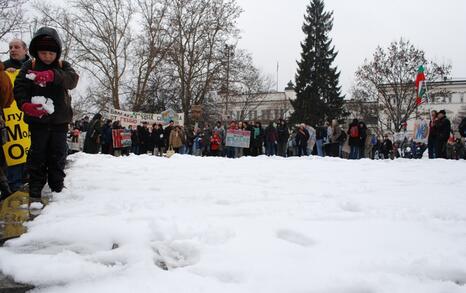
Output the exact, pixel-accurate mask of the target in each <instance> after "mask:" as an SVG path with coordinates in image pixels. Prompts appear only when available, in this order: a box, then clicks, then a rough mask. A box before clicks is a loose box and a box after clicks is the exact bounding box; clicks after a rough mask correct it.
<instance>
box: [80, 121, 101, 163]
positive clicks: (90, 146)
mask: <svg viewBox="0 0 466 293" xmlns="http://www.w3.org/2000/svg"><path fill="white" fill-rule="evenodd" d="M101 118H102V115H101V114H95V116H94V118H92V120H91V123H90V124H89V131H87V132H86V138H85V139H84V147H83V151H84V152H85V153H88V154H97V153H98V152H99V147H100V143H101V141H100V140H101V135H102V125H101V124H100V123H101Z"/></svg>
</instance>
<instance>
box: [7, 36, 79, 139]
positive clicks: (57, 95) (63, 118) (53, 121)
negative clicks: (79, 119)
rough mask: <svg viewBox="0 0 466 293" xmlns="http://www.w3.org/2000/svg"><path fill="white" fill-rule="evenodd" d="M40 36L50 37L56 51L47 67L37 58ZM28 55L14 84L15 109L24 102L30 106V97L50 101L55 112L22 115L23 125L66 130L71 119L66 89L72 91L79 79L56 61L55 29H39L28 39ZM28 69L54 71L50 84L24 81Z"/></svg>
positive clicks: (64, 65)
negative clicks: (41, 115) (28, 58)
mask: <svg viewBox="0 0 466 293" xmlns="http://www.w3.org/2000/svg"><path fill="white" fill-rule="evenodd" d="M43 37H50V38H52V39H53V40H55V42H56V43H57V46H58V52H57V57H56V59H55V61H54V62H53V63H51V64H49V65H47V64H45V63H43V62H42V61H41V60H40V59H39V57H38V48H37V43H38V40H39V39H41V38H43ZM29 52H30V54H31V56H32V57H34V59H31V60H28V61H26V62H25V63H24V64H23V66H22V68H21V70H20V72H19V74H18V77H17V78H16V81H15V87H14V96H15V99H16V102H17V103H18V108H20V109H21V108H22V106H23V104H24V103H30V102H31V98H32V97H34V96H44V97H46V98H48V99H52V100H53V104H54V106H55V112H54V113H52V114H50V115H46V116H44V117H42V118H38V117H31V116H29V115H26V114H25V122H26V123H28V124H29V126H30V127H31V128H32V129H34V128H35V127H42V128H44V127H48V128H50V127H52V128H54V129H60V130H64V131H66V130H67V129H68V124H69V123H71V121H72V118H73V111H72V109H71V97H70V95H69V94H68V90H71V89H74V88H75V87H76V86H77V84H78V80H79V76H78V74H77V73H76V72H75V71H74V69H73V68H72V67H71V65H70V64H69V63H68V62H65V61H60V56H61V52H62V43H61V40H60V37H59V36H58V33H57V31H56V30H54V29H52V28H48V27H43V28H40V29H39V30H38V31H37V32H36V33H35V34H34V37H33V38H32V40H31V43H30V45H29ZM30 70H34V71H45V70H52V71H53V72H54V76H55V78H54V81H53V82H52V83H50V84H47V86H46V87H41V86H39V85H37V84H35V83H34V82H33V81H32V80H30V79H28V78H26V74H28V72H29V71H30Z"/></svg>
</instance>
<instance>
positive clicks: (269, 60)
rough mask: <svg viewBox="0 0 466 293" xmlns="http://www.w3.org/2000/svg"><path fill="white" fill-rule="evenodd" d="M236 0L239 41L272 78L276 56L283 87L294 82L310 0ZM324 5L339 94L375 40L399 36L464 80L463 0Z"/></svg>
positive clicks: (356, 0) (359, 0) (328, 1)
mask: <svg viewBox="0 0 466 293" xmlns="http://www.w3.org/2000/svg"><path fill="white" fill-rule="evenodd" d="M237 1H238V3H239V5H240V6H241V7H242V8H243V10H244V12H243V14H242V16H241V18H240V20H239V27H240V28H241V30H242V39H241V40H240V42H239V46H240V47H241V48H244V49H247V50H248V51H250V52H251V53H252V54H253V57H254V60H255V62H256V65H258V66H259V67H260V68H261V69H262V70H263V71H264V72H266V73H268V74H270V75H272V76H273V77H274V80H275V76H276V73H275V72H276V66H277V65H276V64H277V61H278V62H279V64H280V66H279V89H280V90H283V88H284V87H285V86H286V84H287V83H288V81H289V80H293V81H294V75H295V73H296V67H297V66H296V60H298V59H299V57H300V53H301V47H300V42H302V41H303V40H304V33H303V32H302V30H301V27H302V24H303V21H304V14H305V12H306V6H307V5H308V4H309V3H310V0H288V1H286V0H237ZM325 6H326V10H327V11H328V10H333V12H334V26H333V32H332V36H333V44H334V45H335V47H336V49H337V51H338V52H339V54H338V57H337V59H336V65H337V66H338V69H339V70H340V71H341V77H340V83H341V85H342V86H343V93H347V92H348V90H349V88H350V87H351V85H352V83H353V77H354V72H355V71H356V69H357V67H358V66H360V65H361V64H362V63H363V61H364V59H365V58H370V57H371V56H372V54H373V52H374V50H375V48H376V47H377V46H378V45H381V46H382V47H386V46H387V45H388V44H389V43H390V42H391V41H394V40H398V39H399V38H400V37H403V38H406V39H409V40H410V41H411V42H412V43H413V44H414V45H415V46H416V47H418V48H420V49H423V50H424V51H425V52H426V55H427V58H430V59H434V60H435V61H438V62H445V63H449V64H451V65H452V66H453V71H452V77H453V78H463V79H466V1H465V0H445V1H438V0H423V1H417V0H416V1H415V0H390V1H379V0H377V1H374V0H352V1H344V0H325Z"/></svg>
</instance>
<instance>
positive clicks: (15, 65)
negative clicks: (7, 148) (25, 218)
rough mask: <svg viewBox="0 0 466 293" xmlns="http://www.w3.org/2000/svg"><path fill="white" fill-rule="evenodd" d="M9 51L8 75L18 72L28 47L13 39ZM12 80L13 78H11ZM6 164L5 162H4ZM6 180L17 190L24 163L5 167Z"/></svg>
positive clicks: (23, 171)
mask: <svg viewBox="0 0 466 293" xmlns="http://www.w3.org/2000/svg"><path fill="white" fill-rule="evenodd" d="M8 45H9V52H10V59H8V60H6V61H5V63H4V65H5V71H7V72H8V73H9V74H11V75H10V77H11V78H12V77H14V76H15V72H19V70H20V69H21V66H23V64H24V63H25V62H26V61H28V60H29V59H30V58H29V56H28V47H27V45H26V43H25V42H24V41H23V40H20V39H13V40H11V41H10V43H9V44H8ZM12 79H13V80H12V81H13V82H14V78H12ZM5 165H6V164H5ZM7 176H8V182H9V184H10V188H11V190H12V191H15V190H18V189H19V188H20V187H21V186H22V185H23V184H24V183H26V182H25V181H26V180H25V178H27V175H26V164H18V165H15V166H9V167H8V168H7Z"/></svg>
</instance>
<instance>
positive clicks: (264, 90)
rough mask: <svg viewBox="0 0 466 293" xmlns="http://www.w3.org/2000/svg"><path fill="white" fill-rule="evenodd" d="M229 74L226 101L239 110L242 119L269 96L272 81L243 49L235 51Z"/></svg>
mask: <svg viewBox="0 0 466 293" xmlns="http://www.w3.org/2000/svg"><path fill="white" fill-rule="evenodd" d="M229 67H230V70H231V73H230V74H229V76H230V78H231V79H230V80H229V81H228V83H229V84H230V85H229V87H230V89H229V90H228V92H227V94H228V95H229V97H225V99H226V98H228V101H226V100H225V101H224V103H225V102H228V103H231V104H232V105H234V106H235V109H237V111H239V112H240V113H241V114H240V117H236V118H237V119H240V120H244V119H245V118H246V115H248V113H251V112H253V111H256V110H257V108H259V107H260V106H261V105H262V104H263V102H264V101H265V100H266V99H267V98H268V97H269V95H270V93H271V88H272V86H273V81H272V79H271V78H270V77H269V76H266V75H264V74H263V73H262V72H261V71H260V70H259V69H258V68H257V67H255V66H254V63H253V60H252V57H251V55H250V54H249V53H247V52H246V51H244V50H238V51H237V52H235V55H234V58H233V60H232V64H231V66H229Z"/></svg>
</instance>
